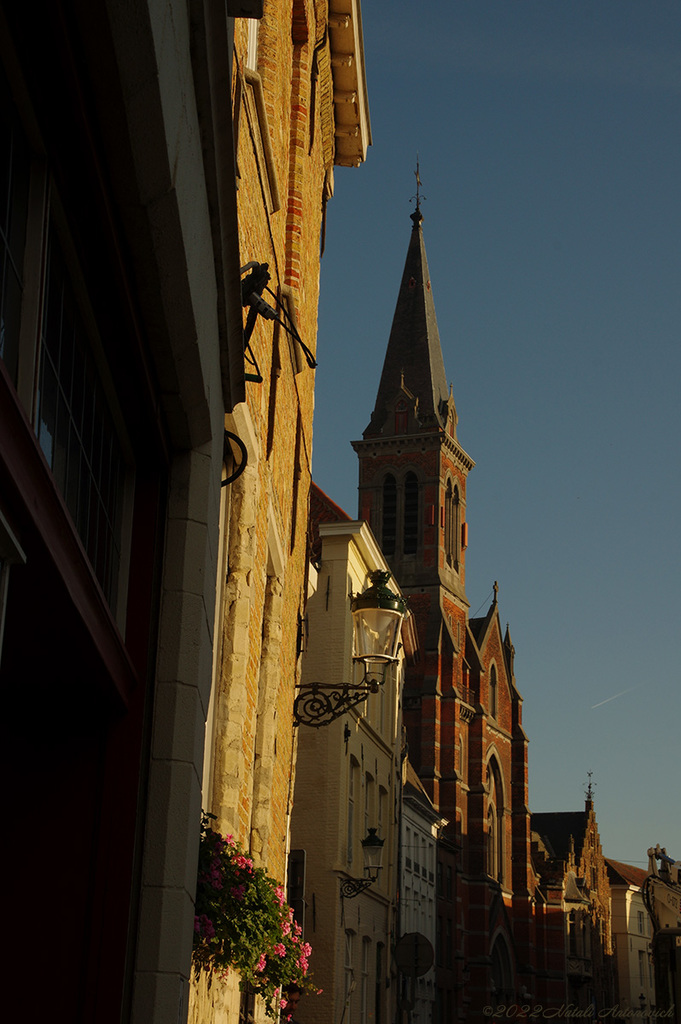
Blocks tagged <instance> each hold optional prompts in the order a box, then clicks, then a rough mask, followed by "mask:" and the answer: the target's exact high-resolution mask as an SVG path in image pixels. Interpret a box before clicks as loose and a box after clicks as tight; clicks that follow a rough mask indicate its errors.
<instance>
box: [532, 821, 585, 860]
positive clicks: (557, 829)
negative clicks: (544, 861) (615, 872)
mask: <svg viewBox="0 0 681 1024" xmlns="http://www.w3.org/2000/svg"><path fill="white" fill-rule="evenodd" d="M587 822H588V813H587V811H547V812H545V813H539V814H536V813H535V814H532V815H531V818H530V827H531V829H532V831H533V832H537V833H538V834H539V836H540V837H541V839H542V841H543V842H544V844H545V846H546V847H547V850H548V851H549V854H551V855H552V856H553V857H554V858H557V859H558V860H567V859H568V854H569V852H570V836H572V838H573V839H574V842H575V859H576V861H577V862H579V856H580V853H581V850H582V844H583V842H584V834H585V832H586V826H587Z"/></svg>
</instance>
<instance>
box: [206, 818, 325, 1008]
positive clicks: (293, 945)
mask: <svg viewBox="0 0 681 1024" xmlns="http://www.w3.org/2000/svg"><path fill="white" fill-rule="evenodd" d="M211 820H215V815H212V814H203V815H202V817H201V845H200V849H199V874H198V880H197V886H196V916H195V918H194V949H193V953H192V960H193V964H194V969H195V970H196V971H197V973H199V972H201V971H208V972H211V973H212V972H216V973H217V974H218V975H219V976H221V977H224V976H225V975H226V974H227V973H228V972H229V971H230V970H234V971H237V972H238V974H239V976H240V984H241V987H242V988H243V987H244V986H245V985H247V984H248V985H249V986H250V987H251V989H252V990H253V991H254V992H255V993H256V994H257V995H259V996H262V998H263V999H264V1001H265V1011H266V1013H267V1015H268V1016H270V1017H277V1016H278V1014H279V1008H280V996H281V992H282V990H284V989H285V988H286V987H287V986H288V985H293V984H295V985H298V986H299V987H300V988H301V989H303V988H305V978H306V975H307V972H308V966H309V957H310V953H311V952H312V950H311V948H310V946H309V944H308V943H307V942H303V941H302V929H301V928H300V925H299V924H297V922H296V921H294V919H293V911H292V910H291V908H290V907H289V906H288V905H287V904H286V901H285V898H284V890H283V888H282V887H281V886H280V885H279V884H278V883H277V882H276V881H275V880H274V879H273V878H270V876H269V875H268V874H267V873H266V872H265V871H264V869H263V868H256V867H254V865H253V861H252V860H251V858H250V857H248V856H246V855H245V854H244V852H243V850H242V849H241V847H240V845H239V844H238V843H237V842H236V841H235V840H234V839H233V837H232V836H230V835H227V836H224V837H223V836H221V835H220V833H219V832H215V831H214V830H213V829H212V828H211Z"/></svg>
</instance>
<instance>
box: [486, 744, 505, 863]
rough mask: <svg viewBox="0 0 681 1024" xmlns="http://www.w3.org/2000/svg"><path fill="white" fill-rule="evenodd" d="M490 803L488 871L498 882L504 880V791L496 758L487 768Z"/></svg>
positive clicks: (488, 817) (488, 813) (488, 812)
mask: <svg viewBox="0 0 681 1024" xmlns="http://www.w3.org/2000/svg"><path fill="white" fill-rule="evenodd" d="M487 784H488V787H489V805H488V809H487V873H488V874H489V875H491V876H492V878H495V879H496V880H497V881H498V882H503V880H504V793H503V789H502V785H501V772H500V771H499V765H498V763H497V761H496V760H495V759H492V761H491V762H490V764H489V766H488V769H487Z"/></svg>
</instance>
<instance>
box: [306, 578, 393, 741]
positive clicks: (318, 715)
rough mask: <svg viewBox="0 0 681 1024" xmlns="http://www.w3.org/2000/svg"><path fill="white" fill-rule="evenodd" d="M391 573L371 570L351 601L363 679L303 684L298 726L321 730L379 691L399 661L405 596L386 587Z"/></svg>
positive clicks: (357, 651) (355, 660)
mask: <svg viewBox="0 0 681 1024" xmlns="http://www.w3.org/2000/svg"><path fill="white" fill-rule="evenodd" d="M389 579H390V573H389V572H385V571H383V570H381V569H378V570H376V571H374V572H371V573H369V580H370V581H371V585H370V586H369V587H367V589H366V590H365V591H363V592H362V593H361V594H357V595H356V596H355V597H354V598H353V599H352V602H351V604H350V610H351V612H352V626H353V635H354V650H355V653H354V654H353V656H352V660H353V661H354V662H357V663H359V664H361V665H363V667H364V673H363V676H362V681H361V682H360V683H359V684H357V685H354V684H351V683H309V684H305V685H304V686H301V687H300V688H299V689H300V692H299V694H298V696H297V697H296V699H295V701H294V704H293V718H294V721H295V724H296V725H311V726H312V727H313V728H315V729H318V728H319V727H320V726H322V725H328V724H329V723H330V722H333V720H334V719H336V718H339V717H340V716H341V715H343V714H345V712H346V711H348V710H349V709H350V708H353V707H355V705H356V704H360V703H361V702H362V701H364V700H366V699H367V697H368V695H369V694H370V693H377V692H378V690H379V687H380V686H381V685H382V684H383V681H384V679H385V674H386V669H387V668H388V666H389V665H391V664H393V663H394V662H396V661H397V654H398V651H399V646H400V633H401V629H402V623H403V621H404V618H405V615H406V614H407V604H406V601H405V600H404V598H402V597H400V596H399V595H398V594H395V593H393V591H392V590H390V588H389V587H388V586H387V583H388V580H389Z"/></svg>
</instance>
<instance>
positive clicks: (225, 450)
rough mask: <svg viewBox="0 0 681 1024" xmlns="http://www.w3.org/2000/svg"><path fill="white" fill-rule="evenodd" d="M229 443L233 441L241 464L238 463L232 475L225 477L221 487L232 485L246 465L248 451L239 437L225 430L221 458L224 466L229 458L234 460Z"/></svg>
mask: <svg viewBox="0 0 681 1024" xmlns="http://www.w3.org/2000/svg"><path fill="white" fill-rule="evenodd" d="M230 441H234V443H235V444H236V446H237V448H238V449H239V451H240V452H241V462H239V463H238V465H237V467H236V469H235V470H234V472H233V473H230V475H229V476H226V477H225V479H224V480H223V481H222V484H221V485H220V486H221V487H226V486H227V484H233V483H234V481H235V480H237V479H238V478H239V477H240V476H241V474H242V473H243V471H244V470H245V468H246V465H247V463H248V449H247V448H246V445H245V444H244V443H243V441H242V440H241V438H240V437H237V435H236V434H232V432H231V431H229V430H225V436H224V440H223V442H222V458H223V461H224V463H225V465H226V464H227V460H228V459H229V458H231V459H233V458H234V453H233V452H232V446H231V444H230Z"/></svg>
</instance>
